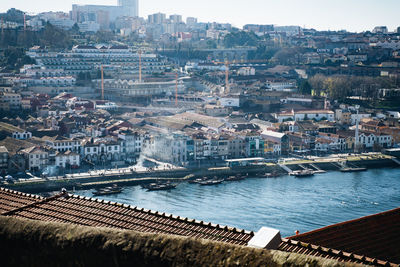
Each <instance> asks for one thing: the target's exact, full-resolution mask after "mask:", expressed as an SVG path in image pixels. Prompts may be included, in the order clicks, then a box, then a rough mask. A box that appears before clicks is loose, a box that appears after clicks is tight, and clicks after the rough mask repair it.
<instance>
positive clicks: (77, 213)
mask: <svg viewBox="0 0 400 267" xmlns="http://www.w3.org/2000/svg"><path fill="white" fill-rule="evenodd" d="M399 214H400V209H396V210H393V211H389V212H386V213H381V214H377V215H373V216H368V217H364V218H361V219H358V220H354V221H350V222H346V223H342V224H337V225H333V226H329V227H326V228H322V229H318V230H315V231H312V232H309V233H305V234H302V235H297V236H294V237H290V238H289V239H282V242H281V244H280V245H279V247H278V250H281V251H286V252H293V253H299V254H304V255H312V256H319V257H323V258H327V259H333V260H338V261H341V262H353V263H362V264H372V265H380V266H398V265H396V264H392V263H390V262H388V261H385V260H390V261H393V262H398V257H399V255H400V253H398V252H399V248H400V246H399V242H398V241H399V240H400V238H399V237H400V235H399V231H398V230H399V223H400V220H399ZM0 215H3V216H13V217H18V218H27V219H32V220H41V221H49V222H59V223H72V224H78V225H85V226H92V227H109V228H117V229H126V230H134V231H138V232H145V233H156V234H170V235H179V236H186V237H194V238H202V239H208V240H213V241H220V242H226V243H230V244H236V245H247V244H248V242H249V241H250V239H251V238H252V237H253V236H254V233H253V232H249V231H245V230H240V229H236V228H232V227H228V226H220V225H215V224H211V223H206V222H203V221H196V220H193V219H188V218H182V217H179V216H174V215H170V214H165V213H160V212H157V211H151V210H145V209H143V208H138V207H132V206H129V205H123V204H119V203H114V202H110V201H104V200H99V199H93V198H88V197H82V196H76V195H71V194H68V193H66V192H65V193H61V194H58V195H55V196H53V197H49V198H42V197H39V196H35V195H30V194H25V193H21V192H17V191H12V190H9V189H4V188H0ZM367 226H368V227H367ZM389 229H390V230H389ZM365 233H370V234H369V235H368V234H365ZM291 239H298V240H299V241H295V240H291ZM308 239H310V240H311V241H312V242H310V243H313V244H316V245H313V244H310V243H308V242H307V241H305V240H308ZM322 243H326V244H327V245H322ZM341 247H343V248H341ZM356 248H358V249H356ZM345 251H350V252H345ZM377 251H384V252H386V253H382V254H379V255H378V253H376V252H377ZM358 254H359V255H358ZM388 254H390V255H391V256H392V257H386V256H387V255H388ZM361 255H368V256H361ZM375 257H376V258H379V259H383V260H378V259H376V258H375Z"/></svg>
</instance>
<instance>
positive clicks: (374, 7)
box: [0, 0, 400, 31]
mask: <svg viewBox="0 0 400 267" xmlns="http://www.w3.org/2000/svg"><path fill="white" fill-rule="evenodd" d="M139 1H140V2H139V6H140V7H139V15H140V16H141V17H147V15H148V14H151V13H156V12H159V11H160V12H163V13H167V14H181V15H183V17H184V18H185V17H188V16H192V17H197V18H199V20H200V21H202V22H208V21H210V22H213V21H217V22H229V23H232V24H233V25H235V26H237V27H241V26H243V25H244V24H247V23H249V24H250V23H256V24H276V25H299V26H306V27H307V28H311V27H313V28H316V29H319V30H329V29H330V30H340V29H346V30H349V31H364V30H372V28H373V27H374V26H377V25H386V26H388V27H389V30H390V31H393V30H394V29H395V28H397V27H398V26H400V16H399V15H398V14H399V11H400V0H139ZM116 3H117V0H30V1H29V0H0V12H4V11H6V10H8V9H9V8H11V7H15V8H17V9H21V10H24V11H28V12H34V13H38V12H42V11H65V12H68V11H69V10H71V5H72V4H103V5H116Z"/></svg>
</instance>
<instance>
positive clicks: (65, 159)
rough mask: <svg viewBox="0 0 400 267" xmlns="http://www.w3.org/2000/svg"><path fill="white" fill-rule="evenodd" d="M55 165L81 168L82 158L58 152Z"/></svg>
mask: <svg viewBox="0 0 400 267" xmlns="http://www.w3.org/2000/svg"><path fill="white" fill-rule="evenodd" d="M55 165H56V166H59V167H63V168H65V167H67V166H68V165H70V166H76V167H79V166H80V156H79V154H77V153H71V152H70V151H67V152H65V153H60V152H58V153H57V155H56V157H55Z"/></svg>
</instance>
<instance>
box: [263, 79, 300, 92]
mask: <svg viewBox="0 0 400 267" xmlns="http://www.w3.org/2000/svg"><path fill="white" fill-rule="evenodd" d="M265 86H266V88H267V89H266V90H267V91H284V92H292V91H295V90H297V85H296V82H291V81H283V82H271V81H268V82H266V83H265Z"/></svg>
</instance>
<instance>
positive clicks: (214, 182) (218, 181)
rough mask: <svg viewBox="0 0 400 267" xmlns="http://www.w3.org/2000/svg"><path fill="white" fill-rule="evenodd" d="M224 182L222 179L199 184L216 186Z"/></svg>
mask: <svg viewBox="0 0 400 267" xmlns="http://www.w3.org/2000/svg"><path fill="white" fill-rule="evenodd" d="M223 181H224V179H209V180H205V181H202V182H199V184H200V185H217V184H220V183H222V182H223Z"/></svg>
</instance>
